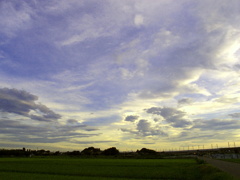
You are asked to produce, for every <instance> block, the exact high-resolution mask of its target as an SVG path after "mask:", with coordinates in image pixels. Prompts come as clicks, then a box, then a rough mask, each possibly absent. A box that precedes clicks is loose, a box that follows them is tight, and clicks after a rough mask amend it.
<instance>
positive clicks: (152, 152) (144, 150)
mask: <svg viewBox="0 0 240 180" xmlns="http://www.w3.org/2000/svg"><path fill="white" fill-rule="evenodd" d="M137 153H139V154H156V153H157V152H156V151H154V150H152V149H147V148H142V149H141V150H140V151H139V150H137Z"/></svg>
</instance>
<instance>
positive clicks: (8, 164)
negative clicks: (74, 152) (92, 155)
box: [0, 158, 233, 180]
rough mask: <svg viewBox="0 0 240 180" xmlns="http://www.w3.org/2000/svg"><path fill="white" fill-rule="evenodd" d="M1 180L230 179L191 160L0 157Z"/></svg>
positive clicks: (207, 166) (211, 168)
mask: <svg viewBox="0 0 240 180" xmlns="http://www.w3.org/2000/svg"><path fill="white" fill-rule="evenodd" d="M0 177H1V179H51V180H52V179H53V180H54V179H57V180H59V179H60V180H61V179H66V180H68V179H86V180H88V179H89V180H92V179H100V180H103V179H106V180H112V179H118V180H121V179H189V180H190V179H191V180H192V179H195V180H197V179H211V178H217V179H224V180H226V179H233V178H231V177H230V176H228V175H227V174H224V173H223V172H221V171H218V170H217V169H215V168H213V167H211V166H209V165H206V164H198V163H197V162H196V161H195V160H194V159H76V158H2V159H0Z"/></svg>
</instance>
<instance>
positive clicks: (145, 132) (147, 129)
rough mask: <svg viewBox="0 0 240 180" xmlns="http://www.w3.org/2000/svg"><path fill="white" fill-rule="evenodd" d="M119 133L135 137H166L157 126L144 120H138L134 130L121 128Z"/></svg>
mask: <svg viewBox="0 0 240 180" xmlns="http://www.w3.org/2000/svg"><path fill="white" fill-rule="evenodd" d="M121 131H122V132H127V133H130V134H134V135H135V136H136V137H139V136H140V137H151V136H155V137H165V136H167V135H168V134H167V133H166V132H165V131H164V130H163V128H161V127H160V126H159V125H153V124H152V123H151V122H149V121H148V120H145V119H141V120H139V121H138V122H137V124H136V127H135V129H127V128H121Z"/></svg>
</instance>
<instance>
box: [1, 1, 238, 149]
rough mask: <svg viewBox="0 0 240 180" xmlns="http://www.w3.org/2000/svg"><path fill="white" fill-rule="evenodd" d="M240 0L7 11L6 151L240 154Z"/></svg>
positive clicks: (58, 4) (56, 5) (8, 5)
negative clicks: (229, 150) (214, 150)
mask: <svg viewBox="0 0 240 180" xmlns="http://www.w3.org/2000/svg"><path fill="white" fill-rule="evenodd" d="M239 22H240V1H239V0H217V1H216V0H199V1H195V0H179V1H176V0H21V1H19V0H1V1H0V141H1V144H0V147H2V148H8V147H26V148H45V149H51V150H81V149H83V148H86V147H89V146H94V147H99V148H101V149H104V148H108V147H112V146H115V147H117V148H118V149H120V150H122V151H125V150H136V149H140V148H142V147H147V148H151V149H156V150H164V149H169V148H171V149H172V148H175V149H179V148H180V149H184V148H185V149H186V148H187V147H188V146H191V147H198V146H203V145H204V146H205V148H210V147H211V145H214V146H215V145H216V144H218V146H222V147H223V146H227V143H228V142H230V144H231V145H232V146H233V142H235V144H236V145H240V134H239V130H240V120H239V118H240V109H239V106H240V103H239V102H240V90H239V87H240V61H239V60H240V59H239V58H240V23H239Z"/></svg>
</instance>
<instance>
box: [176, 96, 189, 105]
mask: <svg viewBox="0 0 240 180" xmlns="http://www.w3.org/2000/svg"><path fill="white" fill-rule="evenodd" d="M192 102H193V100H192V98H183V99H179V100H178V104H179V105H186V104H191V103H192Z"/></svg>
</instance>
